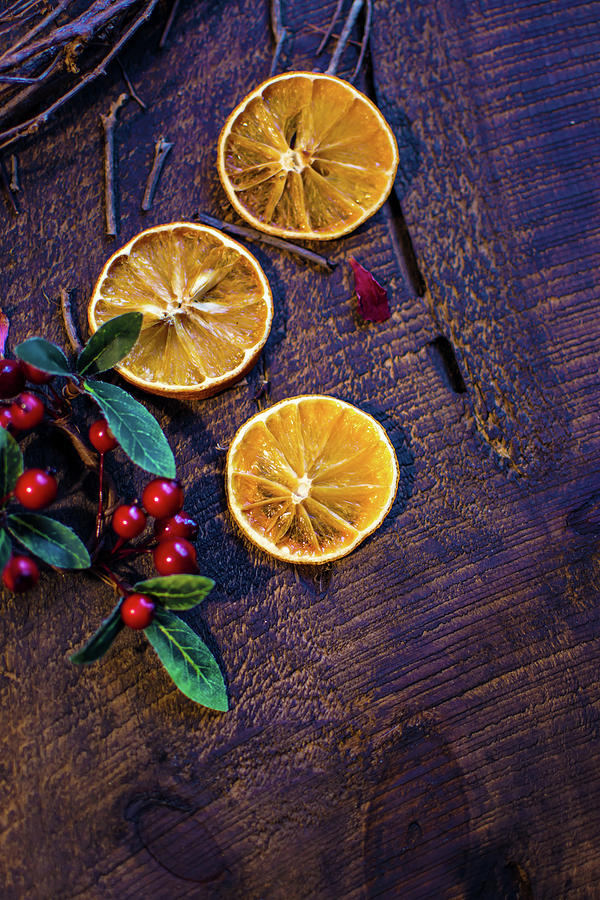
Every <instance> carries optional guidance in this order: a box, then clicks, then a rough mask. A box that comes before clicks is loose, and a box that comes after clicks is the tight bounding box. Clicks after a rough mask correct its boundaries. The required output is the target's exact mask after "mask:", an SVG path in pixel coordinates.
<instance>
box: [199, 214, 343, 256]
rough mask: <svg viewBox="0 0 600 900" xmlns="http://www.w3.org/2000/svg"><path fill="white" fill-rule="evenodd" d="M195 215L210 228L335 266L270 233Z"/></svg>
mask: <svg viewBox="0 0 600 900" xmlns="http://www.w3.org/2000/svg"><path fill="white" fill-rule="evenodd" d="M197 216H198V219H199V220H200V222H203V223H204V224H205V225H210V226H211V227H212V228H219V229H220V230H221V231H227V232H229V234H236V235H238V236H239V237H245V238H248V240H250V241H261V242H262V243H263V244H270V245H271V246H272V247H279V249H280V250H288V251H289V252H290V253H295V254H296V256H302V257H303V258H304V259H307V260H308V261H309V262H312V263H316V264H317V265H318V266H323V267H324V268H326V269H335V267H336V266H337V263H336V262H333V260H330V259H327V258H326V257H325V256H320V254H318V253H313V251H312V250H306V249H305V248H304V247H299V246H298V244H292V243H290V242H289V241H284V240H282V239H281V238H278V237H274V236H273V235H271V234H263V232H262V231H255V230H254V228H246V227H245V226H244V225H233V224H232V223H231V222H223V221H221V219H215V218H214V216H206V215H205V214H204V213H198V214H197Z"/></svg>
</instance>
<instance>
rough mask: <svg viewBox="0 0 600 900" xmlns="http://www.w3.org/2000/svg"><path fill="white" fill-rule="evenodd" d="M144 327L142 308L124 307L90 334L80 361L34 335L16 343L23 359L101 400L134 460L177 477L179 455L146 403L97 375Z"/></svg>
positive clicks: (116, 360)
mask: <svg viewBox="0 0 600 900" xmlns="http://www.w3.org/2000/svg"><path fill="white" fill-rule="evenodd" d="M141 327H142V315H141V313H136V312H132V313H123V315H121V316H116V317H115V318H114V319H110V320H109V321H108V322H105V323H104V325H101V326H100V328H98V330H97V331H96V332H94V334H93V335H92V336H91V338H90V339H89V341H88V342H87V344H86V345H85V347H84V348H83V350H82V351H81V353H80V354H79V356H78V358H77V360H76V363H75V366H71V365H70V363H69V360H68V359H67V357H66V356H65V354H64V353H63V351H62V350H61V349H60V347H57V345H56V344H53V343H51V342H50V341H47V340H45V339H44V338H41V337H33V338H29V339H28V340H26V341H23V343H22V344H19V345H18V346H17V347H16V348H15V355H16V356H17V357H18V358H19V359H22V360H23V362H26V363H29V364H30V365H32V366H35V367H36V369H42V370H43V371H44V372H48V373H49V374H52V375H58V376H63V377H65V378H68V379H69V381H70V383H71V385H72V386H73V388H74V389H75V391H76V392H77V393H80V394H81V393H84V392H85V394H86V396H88V397H91V399H92V400H93V401H94V402H95V403H97V404H98V406H99V407H100V409H101V411H102V413H103V415H104V417H105V419H106V421H107V422H108V426H109V428H110V430H111V431H112V433H113V434H114V436H115V437H116V439H117V440H118V442H119V444H120V445H121V447H122V449H123V451H124V452H125V453H126V454H127V456H128V457H129V458H130V460H131V461H132V462H133V463H135V464H136V465H137V466H139V467H140V468H141V469H144V470H145V471H146V472H150V473H151V474H153V475H162V476H164V477H165V478H174V477H175V458H174V456H173V452H172V450H171V448H170V447H169V444H168V442H167V439H166V437H165V436H164V434H163V431H162V429H161V427H160V425H159V424H158V422H157V421H156V419H155V418H154V416H152V415H151V413H149V412H148V410H147V409H146V407H145V406H142V404H141V403H138V401H137V400H135V399H134V398H133V397H132V396H131V395H130V394H128V393H127V391H124V390H123V389H122V388H119V387H117V386H116V385H114V384H110V383H108V382H104V381H99V380H98V379H97V378H95V377H94V376H96V375H99V374H102V373H103V372H106V371H108V370H109V369H112V368H113V367H114V366H116V365H117V364H118V363H119V362H121V360H122V359H124V358H125V357H126V356H127V354H128V353H129V352H130V350H131V349H132V348H133V347H134V345H135V343H136V341H137V339H138V337H139V334H140V330H141Z"/></svg>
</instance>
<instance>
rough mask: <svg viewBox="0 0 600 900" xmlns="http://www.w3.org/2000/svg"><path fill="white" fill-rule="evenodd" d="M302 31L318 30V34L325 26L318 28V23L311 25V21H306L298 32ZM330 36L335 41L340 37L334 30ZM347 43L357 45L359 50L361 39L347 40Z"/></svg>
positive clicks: (322, 31)
mask: <svg viewBox="0 0 600 900" xmlns="http://www.w3.org/2000/svg"><path fill="white" fill-rule="evenodd" d="M304 31H318V32H319V34H324V33H325V28H319V26H318V25H313V24H312V22H307V23H306V25H305V26H304V27H303V28H301V29H300V33H301V32H304ZM331 37H334V38H335V39H336V41H338V40H339V38H340V36H339V34H335V33H334V32H332V34H331ZM348 43H349V44H353V45H354V46H355V47H358V48H359V50H360V48H361V46H362V41H355V40H349V41H348Z"/></svg>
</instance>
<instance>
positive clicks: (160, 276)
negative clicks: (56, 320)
mask: <svg viewBox="0 0 600 900" xmlns="http://www.w3.org/2000/svg"><path fill="white" fill-rule="evenodd" d="M124 312H141V313H142V314H143V321H142V329H141V332H140V336H139V338H138V341H137V343H136V345H135V347H134V348H133V350H132V351H131V352H130V353H129V354H128V356H127V357H126V358H125V359H124V360H123V361H122V363H120V365H119V366H118V370H119V372H120V374H121V375H122V376H123V377H124V378H125V379H126V380H127V381H129V382H131V383H132V384H135V385H136V386H137V387H140V388H142V389H143V390H147V391H150V392H152V393H156V394H165V395H168V396H175V397H210V396H212V395H213V394H216V393H217V392H219V391H221V390H224V389H225V388H227V387H230V386H231V385H233V384H234V383H235V382H236V381H238V380H239V379H240V378H242V377H243V375H245V373H246V372H247V371H248V370H249V369H250V368H252V366H253V365H254V364H255V363H256V361H257V359H258V356H259V354H260V351H261V350H262V348H263V346H264V344H265V342H266V340H267V337H268V335H269V331H270V328H271V322H272V319H273V300H272V296H271V290H270V287H269V283H268V281H267V278H266V276H265V274H264V272H263V270H262V269H261V267H260V265H259V263H258V262H257V260H256V259H255V258H254V257H253V256H252V254H251V253H249V252H248V250H246V248H245V247H243V246H242V245H241V244H239V243H238V242H237V241H235V240H233V238H230V237H229V236H227V235H224V234H222V232H220V231H217V230H216V229H214V228H209V227H208V226H205V225H197V224H194V223H191V222H174V223H171V224H169V225H159V226H156V227H155V228H149V229H147V230H146V231H142V232H141V233H140V234H138V235H136V236H135V237H134V238H132V239H131V240H130V241H129V242H128V243H127V244H126V245H125V246H124V247H122V248H121V249H120V250H117V252H116V253H114V254H113V255H112V256H111V257H110V259H109V260H108V262H107V263H106V264H105V266H104V268H103V269H102V272H101V274H100V277H99V279H98V281H97V283H96V287H95V289H94V292H93V295H92V299H91V301H90V305H89V307H88V320H89V324H90V328H91V330H92V332H93V331H96V329H97V328H99V327H100V325H102V324H103V323H104V322H106V321H108V320H109V319H111V318H113V317H114V316H117V315H120V314H121V313H124Z"/></svg>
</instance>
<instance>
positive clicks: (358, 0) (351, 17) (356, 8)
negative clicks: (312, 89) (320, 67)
mask: <svg viewBox="0 0 600 900" xmlns="http://www.w3.org/2000/svg"><path fill="white" fill-rule="evenodd" d="M363 3H364V0H354V2H353V4H352V6H351V7H350V12H349V13H348V17H347V19H346V21H345V22H344V27H343V29H342V33H341V35H340V39H339V41H338V42H337V44H336V48H335V50H334V52H333V56H332V57H331V62H330V63H329V65H328V67H327V69H326V74H327V75H335V73H336V72H337V70H338V66H339V64H340V60H341V58H342V53H343V52H344V50H345V49H346V44H347V43H348V38H349V37H350V32H351V31H352V28H353V26H354V23H355V22H356V19H357V18H358V14H359V12H360V11H361V9H362V8H363Z"/></svg>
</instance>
